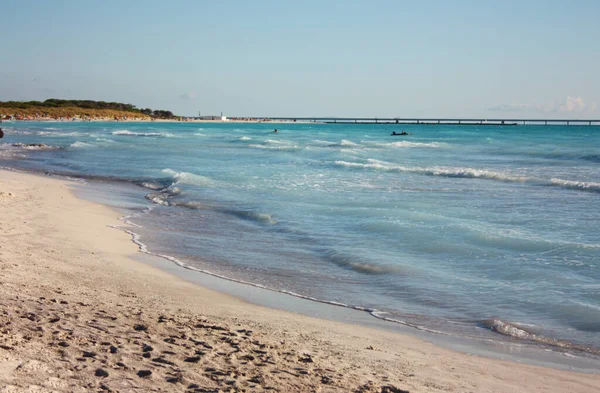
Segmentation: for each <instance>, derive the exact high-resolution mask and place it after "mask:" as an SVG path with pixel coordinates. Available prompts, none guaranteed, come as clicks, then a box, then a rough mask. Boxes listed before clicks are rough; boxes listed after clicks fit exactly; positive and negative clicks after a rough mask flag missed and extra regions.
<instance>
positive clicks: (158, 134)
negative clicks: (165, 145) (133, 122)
mask: <svg viewBox="0 0 600 393" xmlns="http://www.w3.org/2000/svg"><path fill="white" fill-rule="evenodd" d="M112 135H122V136H123V135H124V136H152V137H163V138H168V137H173V136H174V135H173V134H171V133H169V132H133V131H129V130H118V131H113V132H112Z"/></svg>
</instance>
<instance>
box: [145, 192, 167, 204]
mask: <svg viewBox="0 0 600 393" xmlns="http://www.w3.org/2000/svg"><path fill="white" fill-rule="evenodd" d="M145 198H146V199H147V200H149V201H151V202H154V203H156V204H157V205H161V206H171V203H170V202H169V201H168V199H167V198H168V195H166V194H164V193H162V192H156V193H152V194H147V195H146V196H145Z"/></svg>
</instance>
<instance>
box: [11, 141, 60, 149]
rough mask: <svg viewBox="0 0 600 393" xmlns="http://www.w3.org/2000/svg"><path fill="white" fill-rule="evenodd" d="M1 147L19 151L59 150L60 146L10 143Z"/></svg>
mask: <svg viewBox="0 0 600 393" xmlns="http://www.w3.org/2000/svg"><path fill="white" fill-rule="evenodd" d="M0 146H6V147H7V148H8V149H19V150H59V149H61V147H59V146H51V145H46V144H43V143H8V144H4V145H0Z"/></svg>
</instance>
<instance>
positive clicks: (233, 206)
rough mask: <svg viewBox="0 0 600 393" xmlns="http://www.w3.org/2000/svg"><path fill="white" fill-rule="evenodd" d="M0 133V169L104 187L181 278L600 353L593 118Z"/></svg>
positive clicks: (599, 183) (597, 162) (598, 132)
mask: <svg viewBox="0 0 600 393" xmlns="http://www.w3.org/2000/svg"><path fill="white" fill-rule="evenodd" d="M0 126H1V127H2V128H3V130H4V132H5V134H6V135H5V137H4V139H2V140H1V141H0V165H1V166H3V167H8V168H16V169H19V170H26V171H32V172H38V173H39V172H42V173H47V174H52V175H60V176H68V177H71V178H74V179H78V180H80V181H82V182H85V183H88V184H96V185H98V184H105V185H106V186H105V188H104V189H105V190H109V191H110V192H106V193H105V194H106V195H105V199H106V202H107V203H109V204H110V203H112V204H113V205H115V206H116V207H118V208H119V209H121V211H123V214H124V218H123V221H124V222H123V226H126V227H127V228H126V230H128V231H129V232H130V233H131V234H132V236H134V239H135V241H136V242H138V244H139V245H140V246H141V248H142V250H143V251H145V252H147V253H150V254H155V255H161V256H164V257H166V258H168V259H169V261H171V262H172V263H174V264H177V265H178V266H179V268H180V269H181V270H182V271H184V270H186V269H187V271H193V270H196V271H199V272H203V273H205V274H208V275H212V276H214V277H216V278H215V279H227V280H232V281H237V282H239V283H244V284H247V285H249V286H254V287H259V288H265V289H268V290H270V291H271V292H272V293H273V296H294V297H297V298H304V299H308V300H311V301H314V302H320V303H328V304H332V305H336V306H339V307H345V308H352V309H356V310H359V311H361V312H364V313H366V314H368V315H369V316H370V317H373V318H377V319H379V320H384V321H387V322H388V323H390V324H399V325H403V326H407V327H410V328H413V329H415V330H419V331H425V332H429V333H430V334H433V335H436V334H437V335H444V336H454V337H461V338H470V339H474V340H483V341H485V340H491V341H503V340H504V341H509V342H519V343H526V344H527V345H532V346H541V347H543V348H545V349H547V350H549V351H556V352H558V353H564V354H566V355H569V356H582V357H591V358H598V357H600V128H599V127H594V126H574V125H569V126H567V125H564V126H562V125H552V126H550V125H548V126H544V125H517V126H494V125H444V124H441V125H428V124H409V125H382V124H320V123H283V124H273V123H191V122H172V123H167V122H164V123H158V122H152V123H126V122H105V123H98V122H87V123H86V122H4V123H2V124H1V125H0ZM274 128H277V129H278V132H277V133H275V132H273V130H274ZM403 130H404V131H406V132H407V133H409V135H405V136H392V135H391V133H392V132H394V131H395V132H400V131H403ZM110 185H112V186H110ZM111 187H112V188H111ZM126 224H127V225H126Z"/></svg>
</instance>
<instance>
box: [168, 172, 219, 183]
mask: <svg viewBox="0 0 600 393" xmlns="http://www.w3.org/2000/svg"><path fill="white" fill-rule="evenodd" d="M162 172H163V173H166V174H168V175H169V176H172V177H173V178H174V179H175V180H176V181H177V183H182V184H192V185H196V186H207V185H210V184H212V183H213V181H212V179H211V178H209V177H206V176H201V175H196V174H193V173H189V172H177V171H174V170H172V169H170V168H166V169H163V170H162Z"/></svg>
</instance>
